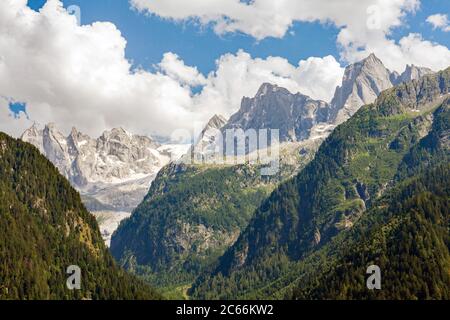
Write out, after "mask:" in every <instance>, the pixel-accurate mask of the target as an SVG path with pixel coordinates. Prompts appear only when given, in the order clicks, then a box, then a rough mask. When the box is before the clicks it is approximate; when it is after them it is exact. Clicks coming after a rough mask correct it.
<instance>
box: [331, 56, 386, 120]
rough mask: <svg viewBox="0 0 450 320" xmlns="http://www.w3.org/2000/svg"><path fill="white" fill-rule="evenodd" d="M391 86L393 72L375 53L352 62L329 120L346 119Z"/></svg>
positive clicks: (336, 97) (346, 69)
mask: <svg viewBox="0 0 450 320" xmlns="http://www.w3.org/2000/svg"><path fill="white" fill-rule="evenodd" d="M391 87H392V82H391V73H390V71H389V70H388V69H387V68H386V67H385V66H384V65H383V62H382V61H381V60H380V59H378V57H377V56H375V54H370V55H369V56H368V57H367V58H365V59H364V60H362V61H360V62H357V63H354V64H350V65H349V66H347V67H346V68H345V73H344V78H343V80H342V85H341V86H339V87H338V88H336V92H335V94H334V98H333V100H332V101H331V113H330V119H329V120H330V121H331V122H334V123H335V124H340V123H342V122H344V121H346V120H347V119H348V118H350V117H351V116H352V115H353V114H354V113H355V112H356V111H357V110H358V109H359V108H360V107H361V106H363V105H365V104H368V103H372V102H374V101H375V99H376V98H377V97H378V95H379V94H380V93H381V92H382V91H384V90H386V89H388V88H391Z"/></svg>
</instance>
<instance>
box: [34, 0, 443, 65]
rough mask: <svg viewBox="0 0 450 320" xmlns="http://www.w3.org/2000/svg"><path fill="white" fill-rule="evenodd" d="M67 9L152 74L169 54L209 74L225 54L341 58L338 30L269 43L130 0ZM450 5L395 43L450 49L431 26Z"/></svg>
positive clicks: (416, 19)
mask: <svg viewBox="0 0 450 320" xmlns="http://www.w3.org/2000/svg"><path fill="white" fill-rule="evenodd" d="M44 3H45V0H30V1H29V6H30V7H32V8H33V9H39V8H40V7H41V6H42V5H43V4H44ZM63 3H64V5H65V6H66V7H67V6H70V5H78V6H79V7H80V8H81V23H82V24H90V23H92V22H94V21H110V22H113V23H114V24H115V25H116V26H117V27H118V29H119V30H120V31H121V32H122V34H123V36H124V37H125V39H127V41H128V44H127V49H126V55H127V58H128V59H130V60H131V61H133V63H134V65H138V66H142V67H144V68H146V69H150V68H152V65H154V64H156V63H158V62H160V61H161V58H162V55H163V54H164V53H165V52H168V51H171V52H174V53H176V54H178V55H179V56H180V57H181V58H182V59H183V60H184V61H185V63H186V64H187V65H193V66H196V67H197V68H198V69H199V70H200V71H201V72H202V73H204V74H207V73H209V72H210V71H212V70H214V69H215V68H214V67H215V60H216V59H217V58H219V57H220V56H221V55H223V54H224V53H228V52H231V53H235V52H236V51H237V50H239V49H244V51H246V52H248V53H250V54H251V55H252V56H253V57H261V58H266V57H267V56H281V57H284V58H286V59H288V60H289V62H291V63H292V64H294V65H296V64H297V63H298V61H299V60H301V59H306V58H308V57H311V56H319V57H322V56H326V55H329V54H331V55H333V56H334V57H335V58H336V59H339V55H338V50H337V48H336V36H337V34H338V31H339V30H338V29H337V28H335V27H334V26H332V25H321V24H319V23H295V24H294V26H293V27H292V29H291V31H292V32H291V33H288V34H286V36H285V37H284V38H282V39H275V38H266V39H264V40H261V41H259V42H258V41H256V40H255V39H254V38H253V37H251V36H248V35H244V34H227V35H224V36H218V35H216V34H215V33H214V32H213V31H212V29H211V28H208V27H206V28H205V27H201V26H198V25H196V24H195V23H193V22H184V23H173V22H171V21H167V20H163V19H161V18H159V17H156V16H148V15H145V14H142V13H138V12H137V11H136V10H132V9H130V4H129V2H128V0H64V1H63ZM449 11H450V1H445V0H444V1H443V0H423V1H422V6H421V9H420V10H419V11H417V12H416V13H415V14H414V15H412V14H410V15H409V16H408V17H407V24H406V25H405V26H402V27H400V28H397V29H395V30H394V33H393V34H392V38H393V39H395V40H398V39H400V38H401V37H402V36H404V35H406V34H408V33H410V32H417V33H421V34H422V35H423V37H424V38H425V39H427V40H431V41H435V42H438V43H440V44H442V45H445V46H446V47H450V37H449V34H448V33H445V32H443V31H440V30H433V29H432V27H431V25H429V24H428V23H425V20H426V18H427V17H428V16H429V15H432V14H435V13H449Z"/></svg>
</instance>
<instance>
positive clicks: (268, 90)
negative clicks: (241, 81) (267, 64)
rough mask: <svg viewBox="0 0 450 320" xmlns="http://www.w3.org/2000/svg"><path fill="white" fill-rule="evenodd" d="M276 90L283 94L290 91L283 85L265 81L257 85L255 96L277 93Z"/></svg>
mask: <svg viewBox="0 0 450 320" xmlns="http://www.w3.org/2000/svg"><path fill="white" fill-rule="evenodd" d="M277 92H282V93H285V94H289V93H290V92H289V91H288V90H287V89H285V88H283V87H279V86H277V85H276V84H272V83H268V82H265V83H263V84H262V85H261V86H260V87H259V89H258V92H257V93H256V96H255V97H256V98H259V97H262V96H265V95H268V94H272V93H277Z"/></svg>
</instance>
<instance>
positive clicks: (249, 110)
mask: <svg viewBox="0 0 450 320" xmlns="http://www.w3.org/2000/svg"><path fill="white" fill-rule="evenodd" d="M327 108H328V104H327V103H326V102H324V101H320V100H314V99H311V98H310V97H308V96H305V95H302V94H300V93H297V94H293V93H291V92H289V90H287V89H285V88H282V87H278V86H277V85H273V84H269V83H264V84H262V85H261V87H260V88H259V90H258V92H257V94H256V95H255V97H253V98H247V97H244V98H243V99H242V102H241V108H240V109H239V111H238V112H236V113H235V114H234V115H232V116H231V118H230V120H229V121H228V123H227V124H226V125H225V126H224V127H223V128H222V131H226V130H227V129H243V130H244V131H246V130H248V129H254V130H259V129H278V130H279V131H280V141H281V142H284V141H298V140H303V139H306V138H308V137H309V134H310V130H311V128H312V127H313V126H314V125H315V124H316V123H318V122H322V121H324V120H325V119H326V114H327V112H328V111H327Z"/></svg>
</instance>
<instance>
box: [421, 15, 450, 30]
mask: <svg viewBox="0 0 450 320" xmlns="http://www.w3.org/2000/svg"><path fill="white" fill-rule="evenodd" d="M427 22H428V23H429V24H431V25H432V26H433V29H441V30H442V31H445V32H450V22H449V21H448V16H447V15H446V14H441V13H437V14H433V15H431V16H429V17H428V18H427Z"/></svg>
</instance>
